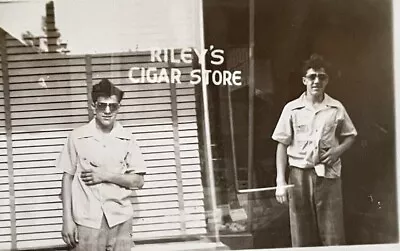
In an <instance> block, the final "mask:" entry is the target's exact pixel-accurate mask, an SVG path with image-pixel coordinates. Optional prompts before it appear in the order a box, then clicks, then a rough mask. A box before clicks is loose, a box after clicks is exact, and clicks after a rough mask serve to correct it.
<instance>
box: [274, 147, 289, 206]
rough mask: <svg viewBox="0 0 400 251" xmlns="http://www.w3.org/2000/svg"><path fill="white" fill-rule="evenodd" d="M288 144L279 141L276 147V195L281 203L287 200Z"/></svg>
mask: <svg viewBox="0 0 400 251" xmlns="http://www.w3.org/2000/svg"><path fill="white" fill-rule="evenodd" d="M286 166H287V145H284V144H282V143H278V146H277V148H276V186H277V189H276V192H275V197H276V200H277V201H278V202H279V203H285V202H286V201H287V195H286V188H285V187H284V186H286V185H287V183H286V177H285V172H286Z"/></svg>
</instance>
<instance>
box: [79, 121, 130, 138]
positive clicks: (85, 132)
mask: <svg viewBox="0 0 400 251" xmlns="http://www.w3.org/2000/svg"><path fill="white" fill-rule="evenodd" d="M99 134H100V132H99V129H97V127H96V119H92V120H91V121H90V122H89V123H88V124H86V125H85V126H83V127H82V129H81V130H80V132H79V135H78V137H79V138H88V137H95V138H98V136H99ZM110 135H111V136H114V137H116V138H122V139H130V136H131V135H130V133H129V132H127V131H126V130H125V129H124V128H123V127H122V125H121V124H120V123H119V122H118V121H115V123H114V127H113V129H112V130H111V132H110Z"/></svg>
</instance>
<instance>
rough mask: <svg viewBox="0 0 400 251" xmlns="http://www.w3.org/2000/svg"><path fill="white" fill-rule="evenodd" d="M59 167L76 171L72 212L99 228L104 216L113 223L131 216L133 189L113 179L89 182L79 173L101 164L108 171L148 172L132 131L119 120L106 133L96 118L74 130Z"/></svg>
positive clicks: (109, 222)
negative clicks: (108, 181)
mask: <svg viewBox="0 0 400 251" xmlns="http://www.w3.org/2000/svg"><path fill="white" fill-rule="evenodd" d="M57 167H58V168H60V169H62V170H63V171H64V172H65V173H68V174H70V175H73V176H74V177H73V180H72V187H71V189H72V191H71V192H72V215H73V218H74V221H75V222H76V223H77V224H79V225H83V226H86V227H91V228H96V229H100V226H101V220H102V217H103V214H104V216H105V217H106V219H107V222H108V224H109V226H110V227H113V226H115V225H117V224H120V223H122V222H125V221H127V220H129V219H130V218H131V217H132V216H133V208H132V204H131V201H130V199H129V196H130V195H131V194H132V190H131V189H128V188H124V187H121V186H118V185H116V184H112V183H100V184H97V185H92V186H87V185H86V184H85V182H83V181H82V179H81V177H80V175H81V172H82V171H84V170H90V169H94V168H99V169H101V170H103V171H105V172H111V173H118V174H124V173H128V172H133V173H137V174H145V173H146V164H145V161H144V158H143V156H142V153H141V151H140V148H139V146H138V145H137V143H136V141H135V139H134V138H133V136H132V134H131V133H130V132H129V131H128V130H126V129H125V128H123V127H122V125H121V124H120V123H118V122H116V123H115V124H114V127H113V129H112V131H111V132H110V133H109V134H108V135H106V137H104V135H103V134H102V133H101V132H100V131H99V130H98V129H97V128H96V121H95V120H94V119H93V120H92V121H90V122H89V123H88V124H86V125H84V126H82V127H79V128H77V129H75V130H73V131H72V132H71V134H70V135H69V137H68V140H67V143H66V144H65V146H64V149H63V150H62V152H61V154H60V156H59V159H58V162H57Z"/></svg>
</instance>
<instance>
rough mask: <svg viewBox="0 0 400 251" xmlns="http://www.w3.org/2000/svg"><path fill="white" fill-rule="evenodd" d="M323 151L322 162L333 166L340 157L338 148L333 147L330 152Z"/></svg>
mask: <svg viewBox="0 0 400 251" xmlns="http://www.w3.org/2000/svg"><path fill="white" fill-rule="evenodd" d="M321 151H322V154H321V157H320V160H321V162H322V163H323V164H326V165H328V166H331V165H333V164H334V163H335V162H336V161H337V160H338V159H339V157H340V152H339V150H338V148H336V147H331V148H329V149H328V150H322V149H321Z"/></svg>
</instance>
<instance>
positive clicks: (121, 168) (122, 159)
mask: <svg viewBox="0 0 400 251" xmlns="http://www.w3.org/2000/svg"><path fill="white" fill-rule="evenodd" d="M127 156H128V148H127V144H116V145H115V146H114V147H113V148H112V152H111V153H110V158H109V159H108V161H107V162H108V165H107V169H109V171H110V172H117V173H125V172H126V170H127V164H126V158H127Z"/></svg>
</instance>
